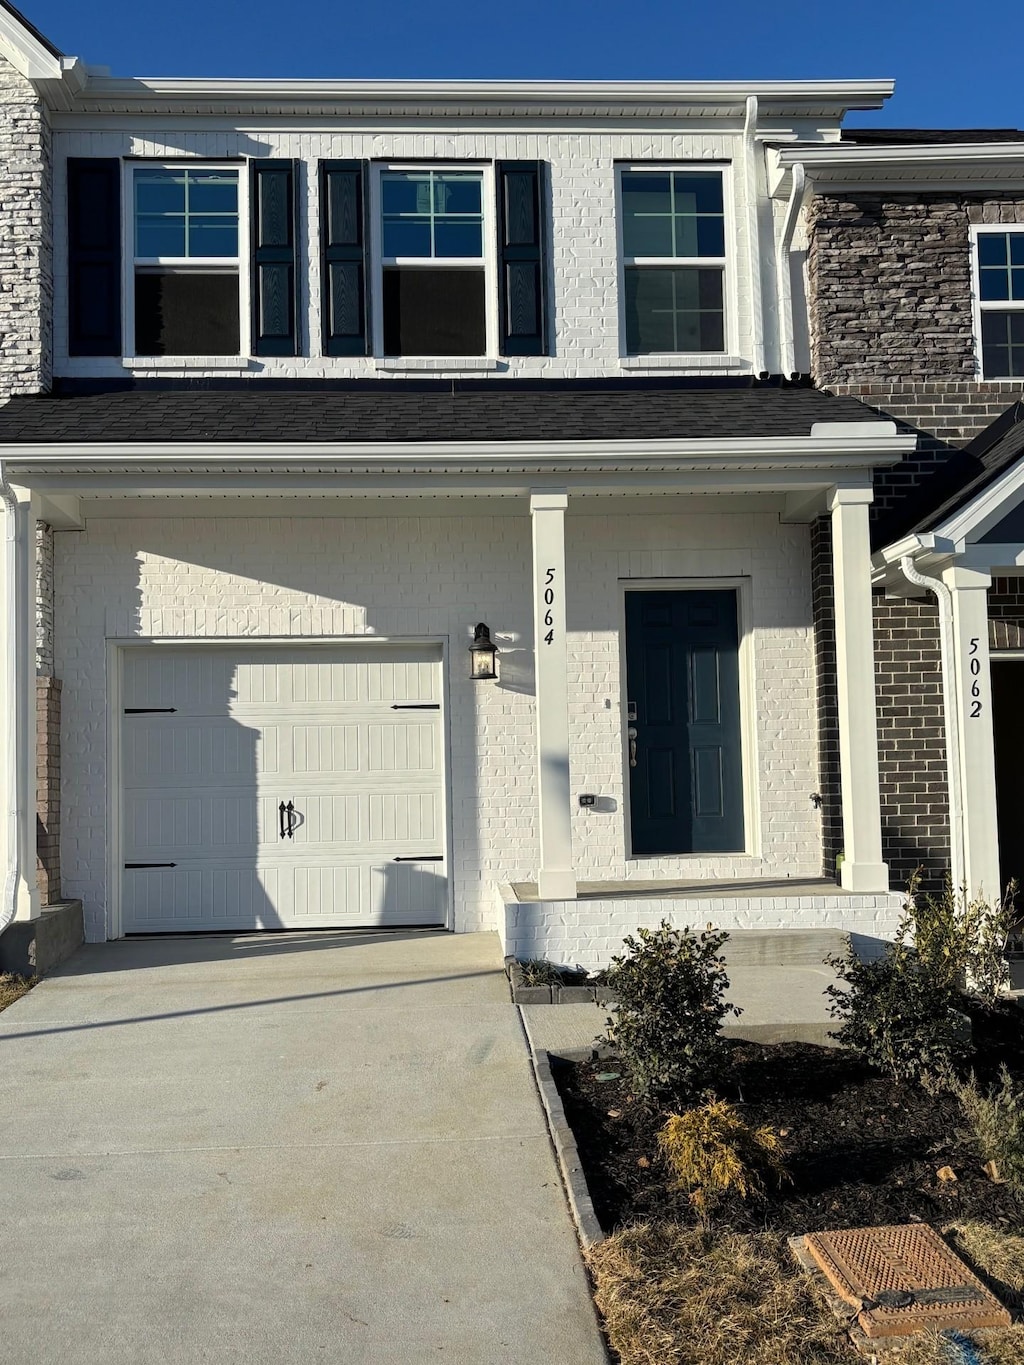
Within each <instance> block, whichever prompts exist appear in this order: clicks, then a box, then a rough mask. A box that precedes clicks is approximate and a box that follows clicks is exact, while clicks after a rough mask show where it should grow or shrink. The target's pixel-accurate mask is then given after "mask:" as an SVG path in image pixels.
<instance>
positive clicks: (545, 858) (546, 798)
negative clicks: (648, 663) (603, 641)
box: [530, 492, 576, 900]
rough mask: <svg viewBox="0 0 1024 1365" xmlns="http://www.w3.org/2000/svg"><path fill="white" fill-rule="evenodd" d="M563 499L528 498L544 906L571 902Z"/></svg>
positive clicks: (565, 498)
mask: <svg viewBox="0 0 1024 1365" xmlns="http://www.w3.org/2000/svg"><path fill="white" fill-rule="evenodd" d="M568 505H569V499H568V496H567V495H566V494H565V493H562V492H558V493H551V492H544V493H540V492H538V493H531V494H530V516H531V520H532V523H533V632H534V633H533V638H534V656H535V660H536V689H537V699H536V705H537V801H538V808H539V817H540V821H539V822H540V868H539V870H538V873H537V894H538V896H540V898H541V899H542V900H575V898H576V874H575V872H574V870H573V863H572V807H571V799H572V796H571V784H570V779H569V681H568V654H567V650H566V639H565V512H566V508H567V507H568Z"/></svg>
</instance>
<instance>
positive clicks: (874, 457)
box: [0, 422, 917, 469]
mask: <svg viewBox="0 0 1024 1365" xmlns="http://www.w3.org/2000/svg"><path fill="white" fill-rule="evenodd" d="M916 444H917V438H916V437H915V436H904V435H897V434H896V427H895V423H893V422H816V423H815V424H814V426H813V427H812V431H811V435H809V436H762V437H757V436H749V437H736V436H729V437H717V438H708V439H705V440H692V441H687V440H658V441H482V442H473V443H469V442H463V441H459V442H432V441H421V442H377V441H375V442H364V443H357V444H326V443H323V444H322V443H314V442H300V443H295V442H259V443H249V442H237V441H208V442H206V443H203V444H195V443H193V442H176V443H173V444H168V445H160V444H159V443H158V442H146V443H145V444H122V443H107V442H91V443H89V444H82V445H78V444H75V443H74V442H70V441H68V442H59V443H52V444H43V443H40V444H30V443H24V444H21V443H19V444H17V445H0V459H6V460H8V461H10V462H11V463H13V464H15V465H17V466H18V467H19V468H26V467H30V466H34V467H36V468H41V467H45V466H47V465H54V464H67V463H75V464H79V465H82V464H84V465H91V464H109V463H111V462H118V463H125V464H132V465H136V466H138V465H152V466H153V467H159V466H160V465H163V464H167V463H168V462H170V463H174V464H183V463H190V462H192V461H195V462H196V463H197V464H198V465H199V466H200V467H201V468H202V467H211V466H215V465H224V464H226V463H235V462H238V463H242V464H245V465H247V466H252V465H260V466H263V467H266V466H267V465H273V464H281V465H284V466H286V467H287V466H295V465H300V466H301V465H313V464H316V465H323V464H325V463H326V464H333V465H337V466H338V467H339V468H344V467H345V466H346V465H350V464H366V463H368V462H370V463H375V464H411V465H424V464H443V465H445V466H448V467H451V468H454V469H458V468H459V467H460V466H461V465H464V464H481V463H483V464H489V463H493V464H495V465H499V466H504V465H507V464H521V463H524V462H537V463H540V464H560V465H565V464H570V465H571V464H574V463H578V464H582V465H586V464H589V463H592V462H593V461H595V460H636V461H639V462H642V463H643V465H644V467H648V466H650V465H652V464H655V465H656V464H658V463H659V462H662V461H668V462H672V463H673V464H677V463H679V462H684V463H687V464H693V465H694V466H702V467H703V466H705V465H706V464H707V462H708V461H712V462H714V463H720V464H722V465H724V466H730V465H733V466H735V467H737V468H743V467H745V466H749V465H755V466H758V465H761V466H765V467H767V468H770V467H771V466H772V465H773V464H774V463H776V462H782V463H785V462H787V461H789V460H793V459H795V460H799V461H800V462H801V463H816V464H828V463H829V458H830V457H836V456H863V457H865V459H866V460H869V461H874V462H876V463H881V464H891V463H894V462H895V461H897V460H899V459H901V458H902V457H903V456H904V455H906V454H909V453H910V452H911V451H912V450H914V449H915V448H916Z"/></svg>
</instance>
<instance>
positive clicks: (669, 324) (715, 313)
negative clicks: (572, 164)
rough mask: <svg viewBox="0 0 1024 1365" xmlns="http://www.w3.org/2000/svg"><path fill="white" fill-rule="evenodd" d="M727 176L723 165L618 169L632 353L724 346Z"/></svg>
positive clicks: (720, 348) (626, 312) (628, 336)
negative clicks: (721, 168) (709, 168)
mask: <svg viewBox="0 0 1024 1365" xmlns="http://www.w3.org/2000/svg"><path fill="white" fill-rule="evenodd" d="M722 180H723V177H722V172H721V171H719V170H714V171H705V170H699V171H698V170H678V171H676V170H636V169H624V170H622V171H621V172H620V181H619V189H620V211H621V223H622V254H623V263H624V273H625V278H624V286H625V287H624V318H625V331H626V336H625V342H626V351H627V353H628V354H629V355H646V354H650V353H654V352H663V353H670V352H703V351H710V352H716V351H717V352H722V351H724V350H725V349H726V345H725V265H726V255H725V205H724V196H723V187H722Z"/></svg>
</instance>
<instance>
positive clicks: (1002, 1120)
mask: <svg viewBox="0 0 1024 1365" xmlns="http://www.w3.org/2000/svg"><path fill="white" fill-rule="evenodd" d="M946 1084H947V1085H948V1087H949V1089H950V1090H952V1092H953V1094H954V1095H955V1096H956V1097H957V1099H958V1100H959V1101H960V1108H961V1109H962V1110H963V1113H964V1118H965V1119H966V1120H967V1122H968V1124H969V1125H970V1128H971V1132H972V1134H973V1135H974V1140H975V1142H977V1144H978V1149H979V1151H980V1152H981V1154H982V1156H983V1157H984V1158H985V1160H986V1161H994V1162H995V1164H996V1172H997V1175H998V1178H999V1179H1001V1180H1005V1181H1006V1183H1007V1184H1008V1185H1009V1186H1010V1187H1011V1188H1012V1189H1013V1190H1014V1191H1015V1192H1016V1193H1018V1194H1020V1193H1022V1192H1024V1091H1021V1090H1019V1089H1018V1088H1017V1087H1016V1086H1015V1085H1014V1083H1013V1079H1012V1077H1011V1076H1010V1073H1009V1071H1007V1069H1006V1066H1005V1065H1003V1066H1001V1067H1000V1069H999V1081H998V1083H997V1084H995V1085H993V1086H992V1087H991V1088H990V1089H989V1090H988V1091H987V1092H985V1091H982V1090H981V1089H980V1087H979V1086H978V1083H977V1081H976V1080H975V1078H974V1077H973V1076H971V1077H969V1079H968V1080H966V1081H961V1080H958V1079H957V1078H956V1077H955V1076H950V1077H947V1078H946Z"/></svg>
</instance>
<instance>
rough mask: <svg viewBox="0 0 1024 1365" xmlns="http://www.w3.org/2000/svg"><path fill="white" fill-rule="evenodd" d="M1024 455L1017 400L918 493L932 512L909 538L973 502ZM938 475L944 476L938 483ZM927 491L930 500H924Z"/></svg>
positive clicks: (1023, 409) (1021, 404) (1022, 406)
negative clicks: (920, 493) (922, 495)
mask: <svg viewBox="0 0 1024 1365" xmlns="http://www.w3.org/2000/svg"><path fill="white" fill-rule="evenodd" d="M1022 454H1024V399H1021V400H1018V401H1017V402H1016V403H1014V405H1013V406H1012V407H1011V408H1008V409H1007V411H1006V412H1004V413H1003V414H1002V416H1001V417H997V418H996V420H995V421H994V422H992V423H991V424H990V425H989V426H987V427H986V428H985V430H984V431H983V432H981V434H980V435H979V436H976V437H975V439H974V440H973V441H971V443H970V444H969V445H967V446H965V447H964V449H963V450H961V451H959V452H958V454H957V455H956V456H954V457H953V458H952V459H951V460H950V461H949V462H948V464H947V465H946V466H945V467H944V469H942V470H940V471H938V472H937V474H936V477H935V478H934V479H933V480H930V481H929V483H928V484H926V485H925V488H924V489H923V490H921V491H922V492H923V493H924V495H925V496H924V498H923V499H922V498H921V497H920V496H919V497H918V509H917V510H918V512H920V510H921V509H920V503H921V501H926V503H928V504H930V505H931V506H932V508H933V509H934V510H933V511H931V512H929V513H928V514H927V516H923V517H921V518H920V520H918V521H916V522H915V523H914V524H913V526H911V527H910V532H909V533H911V534H918V533H921V532H925V531H934V530H935V528H936V527H937V526H941V525H942V523H943V522H944V521H945V520H946V519H947V517H951V516H952V515H953V514H954V512H958V511H959V510H960V509H961V508H962V507H966V506H967V505H968V503H970V502H973V501H974V499H975V498H976V497H977V496H978V494H979V493H982V492H984V490H985V489H986V488H987V487H988V486H989V484H992V483H995V481H996V479H998V478H999V476H1000V474H1003V473H1005V471H1006V470H1007V469H1009V468H1010V466H1011V465H1013V464H1016V462H1017V460H1019V459H1020V457H1021V455H1022ZM939 474H942V475H944V478H942V479H941V480H940V478H939V477H938V475H939ZM929 491H930V493H931V496H928V494H929Z"/></svg>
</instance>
